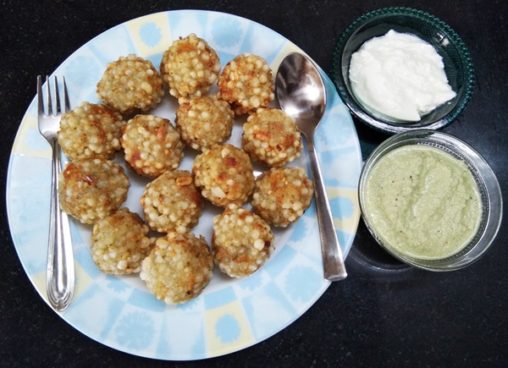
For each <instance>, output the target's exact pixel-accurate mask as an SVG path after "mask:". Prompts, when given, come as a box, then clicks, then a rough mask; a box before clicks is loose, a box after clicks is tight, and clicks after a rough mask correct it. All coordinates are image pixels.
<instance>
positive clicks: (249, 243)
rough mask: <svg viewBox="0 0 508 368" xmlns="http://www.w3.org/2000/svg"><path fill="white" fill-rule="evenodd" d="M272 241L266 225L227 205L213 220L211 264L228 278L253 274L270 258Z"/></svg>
mask: <svg viewBox="0 0 508 368" xmlns="http://www.w3.org/2000/svg"><path fill="white" fill-rule="evenodd" d="M272 242H273V234H272V231H271V229H270V226H269V225H268V224H267V223H266V222H265V221H264V220H263V219H262V218H261V217H259V216H258V215H256V214H254V213H252V212H250V211H248V210H246V209H244V208H239V207H238V206H236V205H230V206H229V207H228V208H227V209H226V210H225V211H224V212H223V213H222V214H221V215H219V216H216V217H215V218H214V219H213V237H212V253H213V257H214V261H215V263H216V264H217V266H219V268H220V270H221V271H222V272H224V273H225V274H226V275H228V276H230V277H243V276H248V275H250V274H251V273H253V272H255V271H256V270H257V269H258V268H259V267H261V265H262V264H263V263H264V262H265V261H266V260H267V259H268V257H269V256H270V254H271V252H272V250H273V247H272Z"/></svg>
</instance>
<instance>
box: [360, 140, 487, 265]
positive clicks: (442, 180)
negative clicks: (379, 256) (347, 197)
mask: <svg viewBox="0 0 508 368" xmlns="http://www.w3.org/2000/svg"><path fill="white" fill-rule="evenodd" d="M364 198H365V205H364V212H365V213H364V215H365V216H366V217H367V219H368V222H369V224H370V225H371V227H372V228H373V230H374V232H375V233H376V235H377V236H378V237H379V238H380V239H381V241H382V242H383V244H384V245H385V246H386V247H388V248H391V249H393V250H394V251H395V252H396V253H400V254H403V255H407V256H410V257H413V258H416V259H424V260H436V259H443V258H447V257H449V256H452V255H453V254H456V253H457V252H459V251H461V250H462V249H464V247H466V246H467V245H468V243H469V242H470V241H471V240H472V238H473V237H474V236H475V234H476V232H477V231H478V227H479V226H480V222H481V217H482V203H481V197H480V193H479V190H478V186H477V184H476V181H475V179H474V177H473V175H472V173H471V171H470V170H469V168H468V167H467V165H466V164H465V163H464V162H463V161H461V160H459V159H457V158H455V157H453V156H452V155H450V154H448V153H446V152H443V151H441V150H439V149H437V148H434V147H430V146H426V145H407V146H403V147H400V148H397V149H395V150H393V151H391V152H389V153H387V154H386V155H385V156H384V157H382V158H380V159H379V161H378V162H377V163H375V164H374V167H373V168H372V169H371V172H370V173H369V175H368V177H367V179H366V184H365V192H364Z"/></svg>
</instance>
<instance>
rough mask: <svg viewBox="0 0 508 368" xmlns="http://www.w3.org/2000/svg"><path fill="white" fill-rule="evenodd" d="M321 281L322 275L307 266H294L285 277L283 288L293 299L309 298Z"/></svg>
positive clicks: (301, 300)
mask: <svg viewBox="0 0 508 368" xmlns="http://www.w3.org/2000/svg"><path fill="white" fill-rule="evenodd" d="M322 282H323V279H322V276H321V275H320V274H318V273H317V272H316V271H315V270H314V269H313V268H311V267H308V266H295V267H293V268H291V269H290V270H289V272H288V273H287V275H286V279H285V290H286V292H287V293H288V295H289V296H290V297H291V298H292V299H293V300H295V301H298V302H305V301H308V300H311V299H312V297H313V296H314V294H315V293H316V290H319V287H320V285H321V283H322Z"/></svg>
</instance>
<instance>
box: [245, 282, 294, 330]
mask: <svg viewBox="0 0 508 368" xmlns="http://www.w3.org/2000/svg"><path fill="white" fill-rule="evenodd" d="M242 304H243V306H244V309H245V314H246V315H247V318H248V320H249V324H250V326H251V327H252V330H253V332H254V335H255V336H256V338H257V339H264V338H266V337H268V336H270V333H271V331H272V328H273V325H274V324H277V323H280V324H282V325H286V324H288V323H290V322H291V316H292V315H294V313H295V309H294V308H293V306H292V305H291V303H289V302H288V300H287V299H286V298H285V297H284V293H283V292H282V291H281V290H280V289H279V288H278V287H277V285H275V284H274V283H271V284H268V285H266V286H265V287H264V288H263V289H262V290H261V291H260V292H259V293H257V294H255V295H252V296H249V297H247V298H245V299H243V300H242ZM267 310H268V311H269V312H268V313H267Z"/></svg>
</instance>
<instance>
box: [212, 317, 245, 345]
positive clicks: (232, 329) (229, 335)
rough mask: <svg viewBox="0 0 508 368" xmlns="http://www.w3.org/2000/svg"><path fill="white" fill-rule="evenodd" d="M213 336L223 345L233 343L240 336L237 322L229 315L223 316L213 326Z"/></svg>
mask: <svg viewBox="0 0 508 368" xmlns="http://www.w3.org/2000/svg"><path fill="white" fill-rule="evenodd" d="M215 334H216V335H217V336H218V337H219V339H220V340H221V341H222V342H224V343H229V342H233V341H235V340H236V339H238V337H239V336H240V326H239V325H238V321H237V320H236V318H235V317H234V316H232V315H231V314H225V315H223V316H222V317H220V318H219V319H218V320H217V322H216V324H215Z"/></svg>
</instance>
